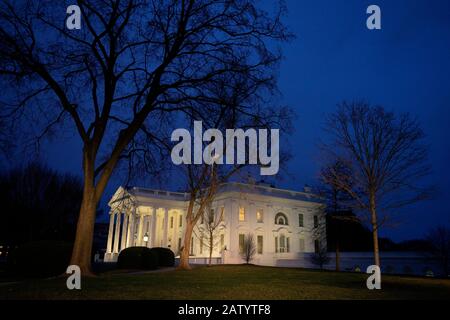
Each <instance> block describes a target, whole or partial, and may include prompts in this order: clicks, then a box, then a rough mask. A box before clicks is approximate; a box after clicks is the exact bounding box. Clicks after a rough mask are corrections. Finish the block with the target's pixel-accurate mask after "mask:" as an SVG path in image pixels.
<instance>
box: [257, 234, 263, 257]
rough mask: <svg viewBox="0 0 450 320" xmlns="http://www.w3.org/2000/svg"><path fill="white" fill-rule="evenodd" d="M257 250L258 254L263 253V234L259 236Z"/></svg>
mask: <svg viewBox="0 0 450 320" xmlns="http://www.w3.org/2000/svg"><path fill="white" fill-rule="evenodd" d="M257 252H258V254H262V253H263V236H258V237H257Z"/></svg>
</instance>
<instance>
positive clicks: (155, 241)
mask: <svg viewBox="0 0 450 320" xmlns="http://www.w3.org/2000/svg"><path fill="white" fill-rule="evenodd" d="M160 193H161V194H159V195H160V196H163V195H162V192H160ZM172 195H175V196H177V197H178V198H179V197H180V196H183V197H184V194H183V193H178V194H174V193H172ZM165 196H166V198H165V199H161V201H154V200H157V199H155V198H153V199H152V200H153V202H152V203H146V201H145V199H140V197H139V195H138V194H135V195H131V194H130V193H128V192H125V190H124V189H123V188H119V190H118V191H117V192H116V194H115V195H114V196H113V198H112V199H111V201H110V202H109V206H110V207H111V210H110V212H109V232H108V241H107V246H106V253H105V261H116V260H117V256H118V254H119V253H120V251H121V250H123V249H125V248H128V247H133V246H145V247H166V248H171V249H172V251H174V252H175V254H176V253H177V252H178V251H179V250H180V246H181V237H182V228H183V214H184V213H185V210H184V208H182V207H180V203H179V200H177V199H172V200H171V199H170V193H169V192H167V194H165ZM167 196H169V199H167Z"/></svg>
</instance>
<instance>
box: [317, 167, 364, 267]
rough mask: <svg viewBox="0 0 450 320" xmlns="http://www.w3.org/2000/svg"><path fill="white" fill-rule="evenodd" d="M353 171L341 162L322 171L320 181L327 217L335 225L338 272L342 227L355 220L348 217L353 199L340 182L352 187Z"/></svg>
mask: <svg viewBox="0 0 450 320" xmlns="http://www.w3.org/2000/svg"><path fill="white" fill-rule="evenodd" d="M351 176H352V174H351V171H350V169H349V168H348V167H347V166H346V164H345V163H344V162H342V161H340V160H337V161H334V162H333V163H331V164H329V165H327V166H325V167H324V168H322V170H321V171H320V181H321V182H322V184H323V187H322V189H323V190H321V193H322V194H324V196H325V198H326V201H327V209H326V211H327V217H328V220H329V222H330V224H333V225H332V227H333V232H334V234H333V236H334V240H335V243H334V247H335V260H336V271H340V238H341V232H342V230H341V229H342V227H341V225H342V224H343V223H345V222H347V221H349V220H352V221H354V218H356V217H352V216H350V215H348V209H349V208H351V203H349V202H350V201H351V197H350V196H349V195H348V193H347V192H345V190H344V189H342V188H341V187H340V186H339V184H340V182H338V181H346V182H345V184H346V185H348V186H350V185H351Z"/></svg>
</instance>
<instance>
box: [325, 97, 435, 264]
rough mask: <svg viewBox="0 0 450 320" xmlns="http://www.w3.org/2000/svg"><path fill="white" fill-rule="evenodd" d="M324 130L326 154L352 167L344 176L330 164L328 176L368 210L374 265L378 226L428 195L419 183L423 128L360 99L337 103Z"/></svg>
mask: <svg viewBox="0 0 450 320" xmlns="http://www.w3.org/2000/svg"><path fill="white" fill-rule="evenodd" d="M325 130H326V131H327V132H328V133H329V134H331V141H330V142H329V143H328V144H324V145H323V149H324V151H325V152H326V154H327V155H328V158H329V159H335V160H339V161H343V162H344V163H346V166H348V167H349V168H350V171H351V172H352V174H351V176H350V177H349V176H348V175H346V174H344V175H342V174H340V172H339V171H336V170H332V168H331V170H329V172H328V175H327V176H328V181H329V183H330V184H332V185H334V186H336V187H337V188H339V189H342V190H345V192H347V193H348V194H349V195H351V196H352V197H353V199H354V201H355V202H356V203H357V206H358V208H359V209H362V210H364V211H365V212H367V213H368V218H369V221H370V224H371V227H372V236H373V250H374V260H375V264H376V265H378V266H379V265H380V256H379V245H378V229H379V228H380V226H381V225H382V224H383V223H384V222H385V221H386V219H388V218H389V217H390V216H391V215H392V214H393V213H394V212H395V210H397V209H398V208H399V207H401V206H405V205H408V204H411V203H413V202H416V201H420V200H423V199H426V198H428V197H429V196H430V193H431V192H430V191H431V188H430V187H427V186H425V185H422V184H423V182H422V178H424V177H425V176H426V175H427V174H428V173H429V172H430V167H429V166H428V164H427V154H428V151H427V146H426V145H425V144H424V142H423V140H424V133H423V131H422V129H421V128H420V125H419V123H418V121H417V120H415V119H413V118H412V117H411V116H410V115H409V114H401V115H399V116H396V115H395V114H393V113H391V112H388V111H386V110H385V109H384V108H383V107H381V106H371V105H369V104H366V103H363V102H358V103H347V102H344V103H342V104H340V105H339V106H338V110H337V111H336V112H335V113H334V114H331V115H330V116H329V117H328V119H327V122H326V127H325Z"/></svg>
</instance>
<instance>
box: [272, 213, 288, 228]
mask: <svg viewBox="0 0 450 320" xmlns="http://www.w3.org/2000/svg"><path fill="white" fill-rule="evenodd" d="M275 224H281V225H285V226H287V225H288V219H287V217H286V215H285V214H284V213H282V212H278V213H277V215H276V216H275Z"/></svg>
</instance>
